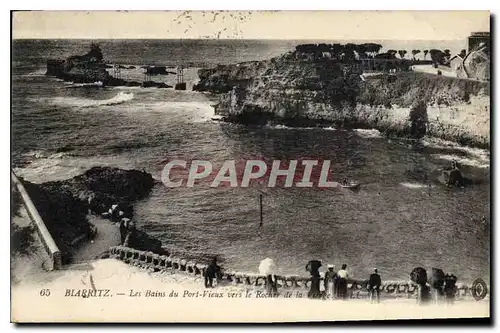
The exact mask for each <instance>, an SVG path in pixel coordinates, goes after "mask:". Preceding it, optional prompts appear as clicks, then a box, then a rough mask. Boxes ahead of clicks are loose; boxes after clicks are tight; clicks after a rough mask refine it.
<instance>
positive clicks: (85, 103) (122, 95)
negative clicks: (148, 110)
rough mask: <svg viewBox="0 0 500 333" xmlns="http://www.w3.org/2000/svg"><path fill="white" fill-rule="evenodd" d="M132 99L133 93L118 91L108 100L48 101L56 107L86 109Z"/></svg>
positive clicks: (64, 99)
mask: <svg viewBox="0 0 500 333" xmlns="http://www.w3.org/2000/svg"><path fill="white" fill-rule="evenodd" d="M133 98H134V94H133V93H127V92H122V91H120V92H119V93H118V94H117V95H116V96H114V97H112V98H109V99H101V100H98V99H88V98H79V97H55V98H52V99H50V100H49V101H50V102H51V103H53V104H57V105H63V106H72V107H81V108H86V107H92V106H101V105H115V104H121V103H125V102H128V101H131V100H132V99H133Z"/></svg>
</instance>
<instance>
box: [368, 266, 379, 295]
mask: <svg viewBox="0 0 500 333" xmlns="http://www.w3.org/2000/svg"><path fill="white" fill-rule="evenodd" d="M381 285H382V279H381V278H380V275H379V274H378V270H377V269H376V268H374V269H373V273H372V274H370V279H369V280H368V291H369V292H370V300H371V301H372V302H374V301H376V302H377V303H378V302H379V301H380V286H381Z"/></svg>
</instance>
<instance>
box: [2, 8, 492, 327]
mask: <svg viewBox="0 0 500 333" xmlns="http://www.w3.org/2000/svg"><path fill="white" fill-rule="evenodd" d="M11 20H12V22H11V23H12V31H11V38H12V40H11V64H10V66H11V110H10V120H11V124H10V126H11V156H10V158H11V171H10V173H11V174H10V180H11V202H10V204H11V222H10V243H11V253H10V269H11V281H10V282H11V285H10V288H11V290H10V292H11V321H12V322H14V323H27V322H30V323H33V322H35V323H47V322H50V323H58V322H59V323H62V322H64V323H77V322H78V323H104V322H106V323H120V322H121V323H310V322H352V321H356V322H364V321H382V320H383V321H387V322H391V321H397V320H415V321H418V320H422V319H425V320H433V319H441V320H442V319H457V318H474V319H482V320H484V321H485V322H489V320H490V306H491V305H490V302H491V301H492V300H491V298H492V297H491V284H492V276H491V274H492V270H491V266H492V263H491V251H490V249H491V240H492V238H491V236H492V235H491V224H492V221H491V218H492V213H491V208H492V207H491V185H492V184H491V179H492V175H491V172H492V170H490V167H491V165H490V148H491V137H490V132H491V124H490V116H491V110H490V100H491V94H492V93H491V90H490V85H491V78H490V75H491V74H490V68H491V64H490V63H491V44H492V42H491V35H490V21H491V17H490V12H489V11H484V10H483V11H278V10H276V11H254V10H250V11H230V10H211V11H205V10H185V11H133V10H132V11H50V10H44V11H12V12H11Z"/></svg>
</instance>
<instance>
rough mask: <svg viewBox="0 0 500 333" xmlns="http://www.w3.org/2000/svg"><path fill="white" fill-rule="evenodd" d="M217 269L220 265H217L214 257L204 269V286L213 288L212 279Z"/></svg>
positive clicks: (217, 271) (215, 276)
mask: <svg viewBox="0 0 500 333" xmlns="http://www.w3.org/2000/svg"><path fill="white" fill-rule="evenodd" d="M219 271H220V267H219V265H217V258H216V257H214V258H213V259H212V262H211V263H210V264H209V265H208V266H207V268H206V270H205V288H213V281H214V279H215V278H217V274H218V273H219Z"/></svg>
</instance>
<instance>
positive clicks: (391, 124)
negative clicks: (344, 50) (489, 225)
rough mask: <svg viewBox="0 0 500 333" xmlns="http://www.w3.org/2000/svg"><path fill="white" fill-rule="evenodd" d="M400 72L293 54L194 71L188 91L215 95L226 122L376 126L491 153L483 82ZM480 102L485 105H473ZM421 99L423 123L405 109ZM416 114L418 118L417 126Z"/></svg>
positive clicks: (486, 102) (389, 131)
mask: <svg viewBox="0 0 500 333" xmlns="http://www.w3.org/2000/svg"><path fill="white" fill-rule="evenodd" d="M400 70H401V71H400V72H398V73H396V74H383V73H380V74H377V75H373V76H365V75H362V73H363V68H362V65H361V63H360V62H359V61H355V60H351V61H338V60H329V59H323V58H320V59H316V58H315V59H310V58H308V57H303V56H302V55H301V54H300V53H298V52H297V51H294V52H289V53H286V54H284V55H282V56H279V57H276V58H273V59H270V60H265V61H252V62H244V63H240V64H234V65H219V66H217V67H215V68H211V69H200V70H199V72H198V75H199V77H200V81H199V83H198V84H197V85H195V86H194V87H193V89H194V90H196V91H209V92H212V93H216V94H219V95H220V101H219V104H218V105H217V106H216V107H215V112H216V114H218V115H221V116H222V117H223V119H224V120H226V121H233V122H238V123H245V124H249V123H251V124H257V125H263V124H284V125H287V126H307V127H310V126H332V125H333V126H337V127H344V128H349V127H351V128H352V127H356V128H375V129H378V130H380V131H382V132H384V133H386V134H391V135H402V136H409V137H416V138H420V137H422V136H423V135H430V136H435V137H439V138H442V139H447V140H452V141H456V142H460V143H463V144H470V145H476V146H481V147H489V101H488V96H489V83H488V82H480V81H472V80H461V79H456V78H451V77H446V76H436V75H431V74H425V73H416V72H411V71H403V69H400ZM478 99H480V100H481V101H482V103H483V104H476V102H477V100H478ZM419 101H420V102H421V105H419V106H418V108H417V109H418V110H423V108H424V107H425V108H427V120H425V115H424V114H422V113H421V112H420V111H418V112H417V111H416V110H417V109H415V108H414V109H413V111H411V107H412V106H415V103H417V102H419ZM457 108H463V109H464V110H463V111H461V112H460V113H457V112H456V110H457ZM415 114H421V116H423V117H420V116H419V119H420V120H418V121H415V118H414V115H415ZM424 125H425V129H424Z"/></svg>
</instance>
